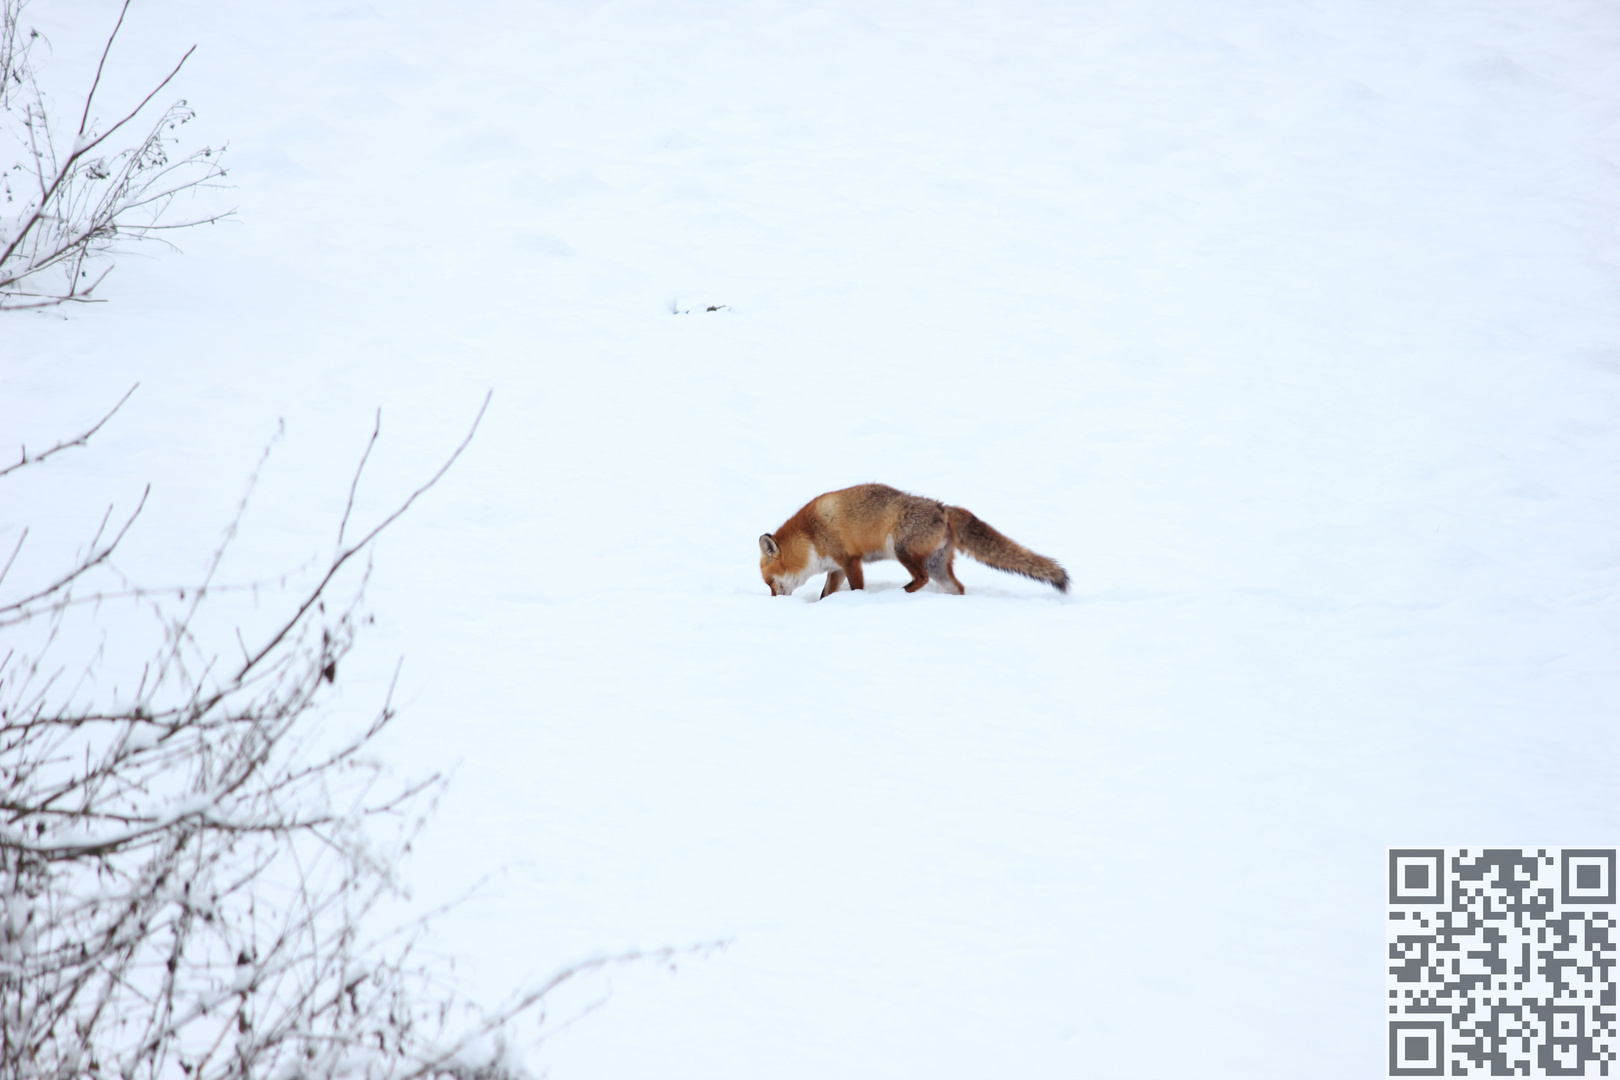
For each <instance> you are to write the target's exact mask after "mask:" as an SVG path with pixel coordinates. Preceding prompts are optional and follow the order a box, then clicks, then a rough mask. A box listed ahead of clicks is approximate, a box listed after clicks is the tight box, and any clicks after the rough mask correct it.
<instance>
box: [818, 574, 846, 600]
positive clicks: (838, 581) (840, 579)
mask: <svg viewBox="0 0 1620 1080" xmlns="http://www.w3.org/2000/svg"><path fill="white" fill-rule="evenodd" d="M843 587H844V572H843V571H842V570H829V571H827V584H825V585H823V586H822V587H821V598H822V599H823V600H825V599H827V597H829V596H831V595H832V594H833V593H835V592H837V591H838V590H839V589H842V588H843Z"/></svg>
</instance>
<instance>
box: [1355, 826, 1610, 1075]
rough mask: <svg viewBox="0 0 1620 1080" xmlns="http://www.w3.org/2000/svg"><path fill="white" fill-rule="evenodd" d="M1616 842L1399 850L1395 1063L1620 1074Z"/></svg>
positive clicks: (1397, 1068) (1456, 1071)
mask: <svg viewBox="0 0 1620 1080" xmlns="http://www.w3.org/2000/svg"><path fill="white" fill-rule="evenodd" d="M1614 855H1615V849H1614V848H1391V849H1390V852H1389V918H1388V920H1387V922H1386V926H1387V927H1388V932H1387V937H1388V945H1389V976H1388V983H1387V987H1386V988H1387V989H1388V991H1389V1002H1388V1004H1389V1017H1388V1019H1389V1075H1390V1076H1609V1075H1611V1070H1614V1075H1620V1066H1617V1065H1616V1062H1615V1051H1616V1047H1617V1045H1620V1040H1617V1039H1616V1038H1615V1027H1616V1024H1615V1012H1616V1009H1615V964H1616V956H1615V939H1616V934H1615V912H1616V907H1615V892H1614V886H1615V878H1614V874H1615V859H1614Z"/></svg>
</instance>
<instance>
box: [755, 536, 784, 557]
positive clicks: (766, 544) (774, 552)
mask: <svg viewBox="0 0 1620 1080" xmlns="http://www.w3.org/2000/svg"><path fill="white" fill-rule="evenodd" d="M759 550H760V551H762V552H764V553H765V555H766V557H767V558H771V559H774V558H776V557H777V556H778V555H780V554H781V553H782V549H781V548H779V547H777V546H776V537H774V536H772V535H771V534H770V533H765V534H764V535H763V536H761V537H760V538H759Z"/></svg>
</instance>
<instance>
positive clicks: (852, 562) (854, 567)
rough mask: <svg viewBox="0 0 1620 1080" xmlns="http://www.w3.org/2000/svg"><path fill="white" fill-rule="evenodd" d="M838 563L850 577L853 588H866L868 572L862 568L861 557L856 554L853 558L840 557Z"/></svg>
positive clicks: (845, 574)
mask: <svg viewBox="0 0 1620 1080" xmlns="http://www.w3.org/2000/svg"><path fill="white" fill-rule="evenodd" d="M838 565H839V566H840V567H842V569H843V574H844V576H845V577H847V578H849V587H850V588H851V589H864V588H866V572H865V571H863V570H862V569H861V557H860V556H859V555H856V556H855V557H853V558H851V559H840V560H839V562H838Z"/></svg>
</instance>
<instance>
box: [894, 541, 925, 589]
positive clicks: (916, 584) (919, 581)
mask: <svg viewBox="0 0 1620 1080" xmlns="http://www.w3.org/2000/svg"><path fill="white" fill-rule="evenodd" d="M894 557H895V558H896V559H898V560H900V565H901V566H903V567H905V568H906V570H907V572H909V573H910V574H911V580H910V581H908V582H906V592H916V591H917V590H918V589H920V588H922V587H923V586H924V585H926V584H928V566H927V564H926V563H925V561H924V560H923V559H921V558H918V557H917V554H916V552H912V551H904V550H901V551H896V552H895V553H894Z"/></svg>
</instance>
